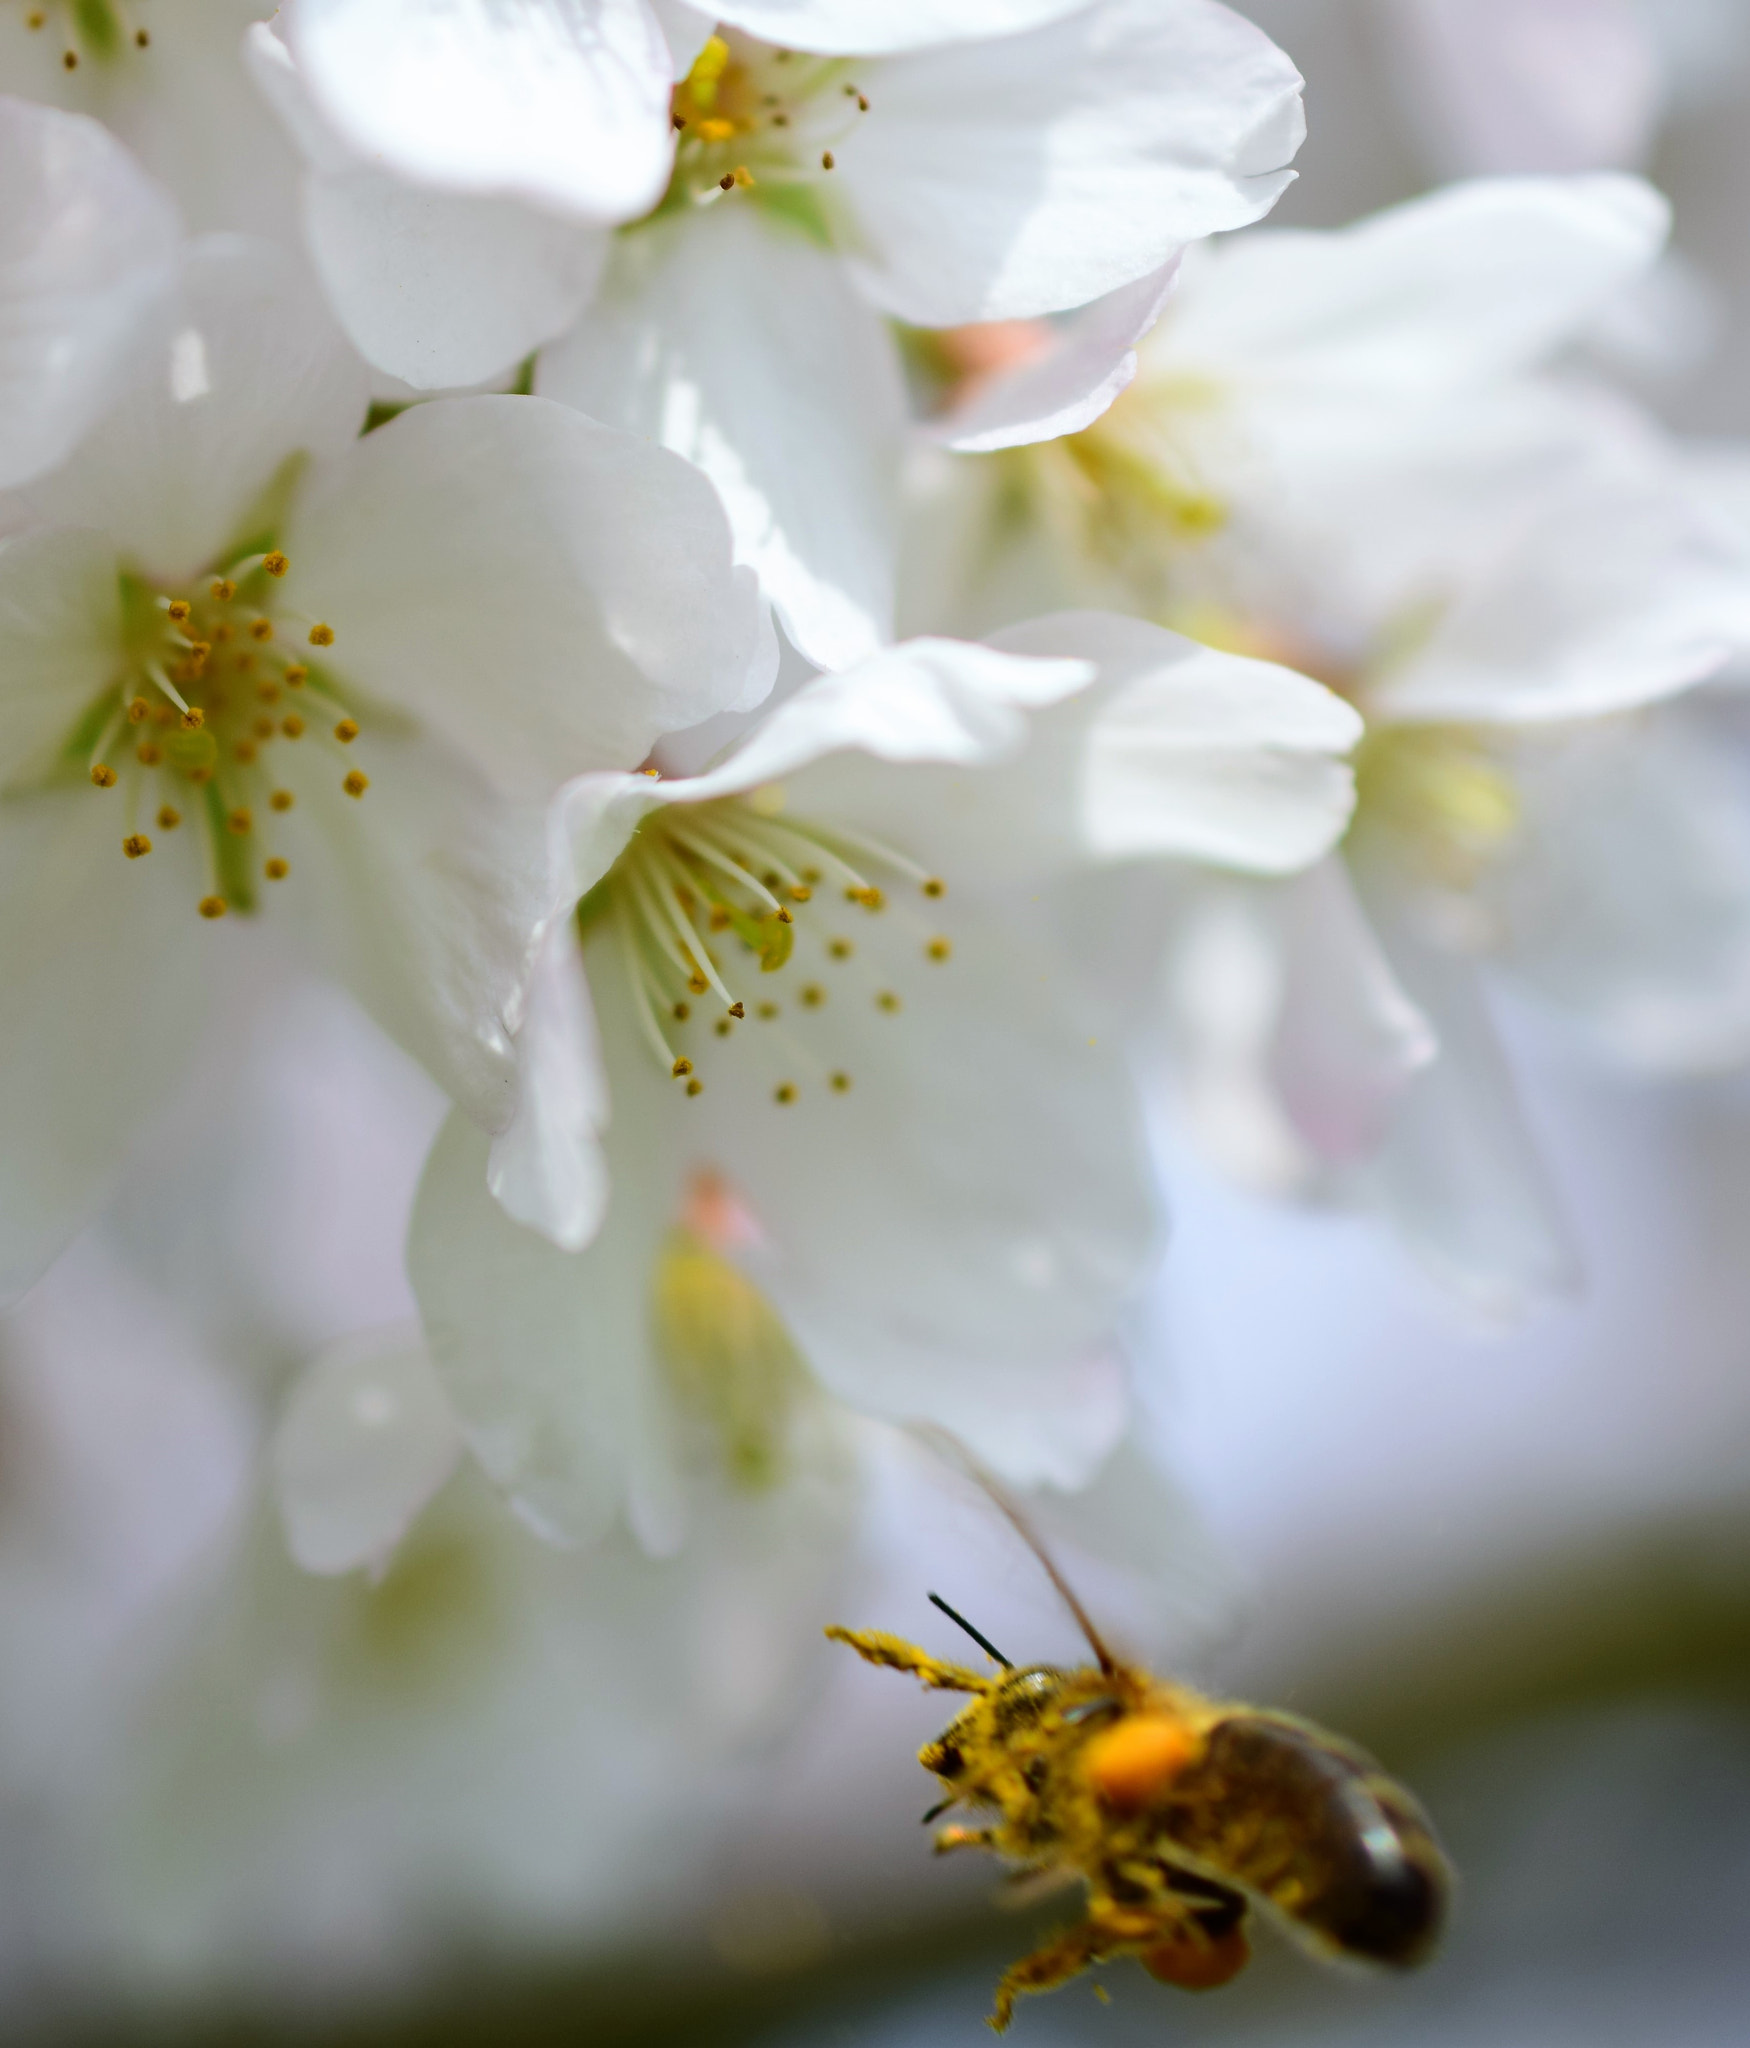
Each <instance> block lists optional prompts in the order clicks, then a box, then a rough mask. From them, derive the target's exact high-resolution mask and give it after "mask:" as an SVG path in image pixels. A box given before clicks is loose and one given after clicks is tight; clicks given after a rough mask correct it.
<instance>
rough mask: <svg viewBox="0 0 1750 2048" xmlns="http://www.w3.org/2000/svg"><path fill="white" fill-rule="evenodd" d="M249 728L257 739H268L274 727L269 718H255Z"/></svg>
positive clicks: (272, 733)
mask: <svg viewBox="0 0 1750 2048" xmlns="http://www.w3.org/2000/svg"><path fill="white" fill-rule="evenodd" d="M249 730H250V731H251V732H252V733H254V735H255V737H256V738H257V739H258V740H270V739H272V738H273V736H274V732H275V730H276V728H275V726H274V722H273V720H272V719H271V718H257V719H255V720H254V721H253V722H252V723H251V725H250V728H249Z"/></svg>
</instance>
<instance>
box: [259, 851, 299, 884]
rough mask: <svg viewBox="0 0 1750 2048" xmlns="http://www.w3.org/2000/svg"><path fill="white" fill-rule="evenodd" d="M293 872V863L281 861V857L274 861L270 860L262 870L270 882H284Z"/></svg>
mask: <svg viewBox="0 0 1750 2048" xmlns="http://www.w3.org/2000/svg"><path fill="white" fill-rule="evenodd" d="M291 871H292V869H291V863H290V862H289V861H283V860H281V859H279V857H278V856H277V855H276V856H275V857H274V859H272V860H270V861H269V862H268V863H267V865H266V866H265V867H264V868H263V869H262V871H261V872H262V873H263V874H264V875H265V876H266V877H267V879H268V880H269V881H270V882H283V881H284V880H285V878H286V877H287V875H289V874H290V873H291Z"/></svg>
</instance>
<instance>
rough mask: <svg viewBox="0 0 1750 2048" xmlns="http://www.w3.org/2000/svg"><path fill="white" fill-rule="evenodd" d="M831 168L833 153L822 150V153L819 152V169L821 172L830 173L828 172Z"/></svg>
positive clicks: (828, 150)
mask: <svg viewBox="0 0 1750 2048" xmlns="http://www.w3.org/2000/svg"><path fill="white" fill-rule="evenodd" d="M832 167H833V153H832V151H831V150H830V149H823V150H822V151H821V152H820V168H821V169H822V170H823V171H830V170H831V169H832Z"/></svg>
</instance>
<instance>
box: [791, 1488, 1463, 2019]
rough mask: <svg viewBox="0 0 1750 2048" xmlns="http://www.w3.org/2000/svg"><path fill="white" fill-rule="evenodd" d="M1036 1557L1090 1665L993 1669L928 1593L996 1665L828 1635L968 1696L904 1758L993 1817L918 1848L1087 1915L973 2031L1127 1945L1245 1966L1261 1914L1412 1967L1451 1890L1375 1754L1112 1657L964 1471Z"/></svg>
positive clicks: (1144, 1952)
mask: <svg viewBox="0 0 1750 2048" xmlns="http://www.w3.org/2000/svg"><path fill="white" fill-rule="evenodd" d="M977 1476H978V1477H979V1478H980V1480H981V1483H983V1484H984V1485H985V1487H986V1490H987V1491H988V1492H990V1494H991V1496H992V1499H993V1500H994V1501H995V1503H996V1505H997V1506H998V1508H999V1509H1001V1511H1002V1512H1003V1513H1004V1514H1005V1515H1006V1516H1007V1517H1008V1518H1009V1520H1010V1521H1011V1522H1013V1523H1014V1525H1015V1527H1016V1529H1017V1530H1018V1531H1019V1533H1020V1535H1021V1537H1022V1539H1023V1540H1024V1541H1025V1542H1026V1543H1027V1545H1028V1547H1029V1548H1030V1549H1031V1550H1032V1551H1033V1553H1034V1554H1035V1556H1036V1557H1037V1558H1038V1559H1039V1562H1040V1563H1041V1564H1042V1565H1043V1566H1044V1568H1045V1571H1046V1573H1047V1574H1048V1576H1049V1577H1050V1579H1051V1582H1052V1584H1053V1585H1054V1586H1055V1587H1056V1588H1057V1590H1058V1592H1059V1593H1060V1594H1061V1595H1062V1597H1063V1599H1064V1601H1065V1602H1066V1604H1067V1605H1068V1607H1069V1610H1070V1612H1071V1613H1072V1614H1073V1615H1074V1616H1075V1619H1076V1621H1077V1623H1078V1624H1079V1625H1080V1627H1081V1630H1082V1633H1083V1634H1084V1635H1085V1636H1086V1637H1087V1640H1088V1644H1089V1647H1090V1648H1091V1649H1092V1651H1093V1653H1094V1658H1095V1662H1094V1663H1093V1664H1082V1665H1077V1666H1076V1667H1075V1668H1074V1669H1071V1670H1064V1669H1060V1668H1058V1667H1056V1666H1054V1665H1049V1664H1030V1665H1023V1666H1016V1665H1014V1664H1011V1663H1010V1661H1009V1660H1008V1658H1006V1657H1004V1656H1003V1655H1002V1654H1001V1652H1000V1651H998V1650H997V1649H996V1648H995V1647H994V1646H993V1645H992V1644H991V1643H990V1642H989V1641H987V1640H986V1638H985V1637H984V1636H982V1635H981V1634H980V1633H979V1632H978V1630H977V1629H975V1628H974V1627H973V1626H972V1624H971V1623H970V1622H968V1621H966V1620H965V1619H964V1618H963V1617H962V1616H961V1615H959V1614H956V1613H955V1611H954V1609H953V1608H951V1607H950V1606H949V1605H948V1603H947V1602H946V1601H945V1600H943V1599H942V1598H941V1597H940V1596H939V1595H937V1594H935V1593H932V1594H931V1595H930V1599H931V1601H932V1602H933V1603H934V1604H935V1605H936V1606H937V1607H939V1608H940V1609H941V1610H942V1612H943V1613H944V1614H946V1615H947V1616H948V1618H949V1619H950V1620H951V1621H953V1622H954V1623H955V1624H956V1625H957V1626H958V1627H960V1628H962V1629H964V1630H965V1632H966V1633H967V1634H968V1635H969V1636H970V1637H971V1638H972V1640H973V1641H974V1642H975V1643H977V1644H978V1646H979V1648H980V1649H982V1650H983V1651H984V1652H985V1653H986V1654H987V1655H988V1656H990V1657H991V1658H993V1659H994V1660H995V1661H996V1663H997V1664H999V1665H1000V1666H1001V1667H1002V1669H1001V1673H1000V1675H998V1676H996V1677H989V1678H987V1677H985V1676H983V1675H982V1674H981V1673H979V1672H976V1671H971V1670H967V1669H965V1668H963V1667H962V1666H960V1665H957V1664H948V1663H944V1662H943V1661H942V1660H941V1659H940V1658H937V1657H932V1656H930V1655H929V1654H928V1653H927V1652H925V1651H923V1650H920V1649H918V1648H916V1647H915V1646H914V1645H912V1644H911V1643H907V1642H904V1641H902V1640H901V1639H900V1638H899V1637H897V1636H889V1635H881V1634H877V1633H875V1632H873V1631H865V1630H857V1629H846V1628H829V1629H828V1630H827V1634H828V1635H829V1636H831V1637H833V1638H834V1639H835V1640H836V1641H838V1642H842V1643H848V1644H849V1645H850V1646H851V1648H852V1649H853V1650H855V1651H856V1652H857V1654H858V1655H859V1656H860V1657H863V1658H865V1659H866V1660H867V1661H868V1662H869V1663H871V1664H881V1665H886V1666H888V1667H889V1668H891V1669H893V1670H895V1671H909V1672H910V1673H911V1674H912V1675H913V1676H914V1677H915V1678H917V1679H919V1680H920V1681H921V1682H922V1683H923V1684H924V1685H925V1686H927V1687H929V1688H930V1689H931V1690H932V1691H937V1692H959V1693H967V1694H969V1695H971V1704H970V1705H969V1706H967V1707H965V1708H963V1709H962V1710H961V1712H960V1713H959V1714H958V1715H957V1716H956V1717H955V1719H954V1720H953V1721H952V1722H950V1723H949V1725H948V1727H947V1728H946V1729H945V1730H944V1731H943V1732H942V1734H941V1735H940V1736H939V1737H938V1739H937V1740H936V1741H934V1742H932V1743H929V1744H928V1745H926V1747H925V1748H923V1749H921V1750H920V1751H919V1752H918V1761H919V1763H921V1764H922V1765H923V1767H924V1769H925V1770H926V1771H929V1772H931V1773H933V1774H934V1776H935V1777H936V1779H937V1781H938V1783H939V1784H940V1786H941V1788H942V1791H943V1793H944V1795H945V1796H944V1797H943V1798H942V1799H941V1801H940V1802H939V1803H938V1804H937V1805H935V1806H933V1807H932V1808H931V1809H930V1811H929V1812H928V1813H926V1814H925V1815H924V1819H925V1821H926V1822H928V1821H933V1820H935V1819H937V1818H938V1817H939V1816H940V1815H942V1814H944V1813H946V1812H947V1811H948V1810H949V1809H950V1808H951V1807H955V1806H959V1807H964V1808H968V1809H971V1810H972V1811H974V1812H975V1813H994V1814H995V1815H996V1816H997V1818H996V1819H995V1820H993V1821H991V1822H989V1823H988V1824H985V1825H980V1826H973V1827H962V1826H949V1827H944V1828H942V1829H941V1830H940V1831H939V1832H938V1834H937V1836H936V1851H937V1854H939V1855H942V1854H946V1853H948V1852H949V1851H950V1850H955V1849H990V1850H993V1851H994V1852H995V1853H996V1854H997V1855H999V1856H1002V1857H1004V1858H1006V1859H1007V1860H1008V1861H1010V1862H1011V1863H1012V1864H1013V1865H1015V1866H1016V1868H1015V1871H1014V1877H1015V1879H1016V1880H1019V1881H1022V1882H1025V1881H1026V1880H1028V1879H1030V1878H1038V1879H1040V1880H1043V1881H1046V1882H1049V1881H1050V1880H1051V1879H1052V1878H1053V1877H1056V1878H1061V1879H1064V1880H1066V1881H1074V1880H1077V1879H1079V1880H1080V1882H1081V1883H1082V1885H1083V1886H1084V1888H1085V1891H1086V1901H1087V1905H1086V1912H1085V1913H1084V1915H1083V1917H1082V1918H1081V1919H1080V1920H1078V1921H1077V1922H1076V1923H1075V1924H1074V1925H1073V1926H1070V1927H1068V1928H1065V1929H1064V1930H1063V1931H1062V1932H1061V1933H1059V1934H1058V1935H1056V1936H1055V1937H1054V1938H1053V1939H1051V1940H1049V1941H1047V1942H1046V1943H1045V1945H1044V1946H1043V1947H1041V1948H1039V1949H1036V1950H1035V1951H1034V1952H1033V1954H1031V1955H1029V1956H1025V1957H1023V1958H1022V1959H1021V1961H1019V1962H1017V1963H1015V1964H1013V1965H1012V1966H1011V1967H1010V1968H1009V1969H1008V1970H1007V1971H1006V1972H1005V1973H1004V1975H1003V1977H1002V1980H1001V1982H1000V1983H999V1984H998V1985H997V1991H996V2002H995V2007H994V2009H993V2011H992V2012H991V2015H990V2024H991V2026H992V2027H993V2028H994V2029H995V2031H996V2032H997V2033H999V2034H1000V2033H1002V2032H1003V2031H1004V2030H1005V2029H1006V2028H1007V2026H1008V2024H1009V2021H1010V2019H1011V2018H1012V2017H1013V2014H1014V2009H1015V2000H1016V1999H1017V1998H1018V1997H1019V1996H1020V1995H1021V1994H1022V1993H1023V1992H1029V1991H1050V1990H1053V1989H1055V1988H1056V1987H1057V1986H1058V1985H1060V1984H1064V1983H1067V1982H1068V1981H1069V1979H1070V1978H1072V1977H1074V1976H1077V1975H1078V1974H1079V1973H1080V1972H1081V1971H1083V1970H1086V1969H1089V1968H1091V1967H1092V1966H1094V1965H1095V1964H1098V1963H1103V1962H1106V1961H1109V1960H1111V1959H1112V1958H1114V1957H1118V1956H1135V1957H1136V1958H1137V1959H1138V1960H1139V1961H1140V1962H1141V1963H1142V1965H1143V1967H1144V1968H1145V1969H1146V1970H1148V1971H1149V1973H1150V1974H1151V1975H1152V1976H1154V1977H1157V1978H1159V1979H1161V1980H1162V1981H1163V1982H1165V1983H1168V1984H1176V1985H1179V1986H1180V1987H1181V1988H1182V1989H1184V1990H1187V1991H1209V1990H1213V1989H1215V1988H1216V1987H1217V1986H1218V1985H1221V1984H1226V1983H1228V1982H1229V1981H1230V1980H1231V1979H1232V1978H1234V1977H1235V1976H1237V1975H1238V1974H1239V1972H1240V1971H1241V1970H1243V1969H1244V1968H1245V1966H1246V1963H1247V1962H1248V1960H1249V1959H1250V1955H1251V1948H1250V1944H1249V1942H1248V1939H1247V1922H1248V1920H1249V1918H1250V1916H1251V1914H1252V1911H1253V1909H1254V1908H1256V1907H1262V1908H1263V1909H1265V1910H1266V1912H1268V1913H1269V1914H1270V1916H1271V1917H1273V1918H1274V1919H1276V1920H1277V1922H1278V1923H1279V1924H1280V1925H1281V1926H1282V1927H1283V1928H1284V1929H1285V1930H1286V1931H1287V1932H1288V1933H1289V1934H1290V1935H1292V1936H1293V1937H1294V1938H1295V1940H1296V1941H1297V1942H1298V1943H1299V1944H1300V1945H1301V1946H1302V1947H1303V1948H1306V1949H1308V1950H1310V1951H1311V1952H1312V1953H1313V1954H1314V1955H1316V1956H1319V1957H1321V1958H1322V1959H1324V1960H1326V1961H1334V1962H1351V1963H1358V1964H1363V1965H1374V1966H1377V1967H1383V1968H1387V1969H1411V1968H1413V1967H1415V1965H1417V1964H1418V1963H1421V1962H1423V1961H1425V1960H1426V1959H1427V1957H1428V1956H1429V1954H1430V1953H1431V1952H1432V1950H1433V1948H1434V1946H1435V1943H1436V1942H1437V1940H1438V1939H1439V1935H1440V1930H1441V1924H1442V1922H1443V1920H1444V1918H1445V1912H1446V1905H1447V1900H1448V1896H1449V1893H1450V1890H1451V1875H1450V1872H1449V1870H1448V1867H1447V1863H1446V1859H1445V1857H1444V1855H1443V1854H1442V1852H1441V1850H1440V1846H1439V1844H1438V1843H1437V1842H1436V1841H1435V1839H1434V1833H1433V1830H1432V1828H1431V1827H1430V1825H1429V1823H1428V1819H1427V1816H1426V1815H1425V1814H1424V1813H1423V1811H1422V1809H1421V1808H1420V1807H1419V1806H1418V1805H1417V1803H1416V1801H1415V1800H1414V1799H1413V1798H1412V1797H1411V1796H1410V1794H1409V1793H1408V1792H1406V1791H1405V1790H1404V1788H1403V1787H1402V1786H1401V1785H1399V1784H1397V1783H1396V1782H1395V1781H1394V1780H1393V1779H1391V1778H1389V1777H1387V1776H1386V1774H1385V1773H1384V1772H1383V1771H1382V1770H1381V1769H1380V1767H1379V1766H1378V1764H1376V1763H1375V1762H1374V1760H1373V1759H1372V1758H1371V1757H1370V1756H1368V1755H1367V1754H1366V1753H1365V1752H1364V1751H1362V1750H1360V1749H1357V1748H1355V1747H1354V1745H1353V1744H1351V1743H1347V1742H1344V1741H1342V1740H1341V1739H1339V1738H1338V1737H1336V1736H1334V1735H1328V1734H1326V1733H1325V1731H1324V1730H1323V1729H1322V1728H1317V1727H1315V1726H1314V1725H1313V1724H1312V1723H1311V1722H1310V1721H1302V1720H1299V1719H1298V1718H1296V1717H1295V1716H1294V1715H1292V1714H1283V1713H1274V1712H1270V1711H1267V1710H1264V1709H1260V1708H1257V1707H1250V1706H1245V1705H1241V1704H1237V1703H1234V1702H1222V1701H1218V1700H1211V1699H1206V1698H1204V1697H1203V1695H1202V1694H1200V1693H1197V1692H1193V1691H1192V1690H1191V1689H1190V1688H1189V1687H1187V1686H1183V1685H1176V1684H1173V1683H1171V1682H1170V1681H1168V1680H1165V1679H1160V1678H1156V1677H1154V1676H1153V1675H1152V1674H1151V1673H1149V1672H1147V1671H1144V1670H1142V1669H1140V1668H1139V1667H1138V1666H1136V1665H1133V1664H1126V1663H1123V1662H1121V1661H1120V1660H1119V1659H1118V1658H1117V1657H1115V1656H1113V1654H1112V1653H1111V1651H1110V1650H1108V1649H1107V1647H1106V1645H1105V1643H1104V1642H1103V1641H1102V1640H1101V1638H1100V1635H1099V1632H1098V1631H1097V1630H1096V1629H1095V1627H1094V1625H1093V1623H1092V1622H1091V1621H1090V1620H1089V1618H1088V1615H1087V1613H1086V1611H1085V1610H1084V1608H1083V1607H1082V1604H1081V1602H1080V1601H1079V1600H1078V1599H1077V1598H1076V1596H1075V1593H1074V1592H1073V1591H1072V1589H1071V1588H1070V1586H1069V1585H1068V1583H1067V1581H1066V1580H1065V1579H1064V1578H1063V1576H1062V1574H1061V1573H1060V1572H1059V1571H1058V1569H1057V1566H1056V1565H1055V1563H1054V1562H1053V1561H1052V1559H1051V1557H1050V1556H1049V1555H1048V1553H1047V1552H1046V1551H1045V1549H1044V1548H1043V1546H1042V1545H1041V1544H1040V1542H1039V1540H1038V1539H1037V1537H1035V1535H1034V1534H1033V1532H1032V1530H1031V1529H1030V1528H1029V1527H1028V1526H1027V1523H1026V1522H1025V1520H1024V1519H1023V1518H1022V1516H1021V1513H1020V1511H1019V1509H1018V1508H1016V1507H1015V1506H1014V1504H1013V1503H1012V1502H1010V1501H1009V1500H1008V1499H1007V1498H1006V1497H1005V1496H1004V1494H1003V1493H1002V1491H1001V1490H1000V1489H999V1488H998V1487H996V1486H995V1485H994V1483H993V1482H991V1481H990V1480H989V1479H987V1478H986V1477H985V1476H984V1475H983V1474H979V1475H977Z"/></svg>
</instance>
